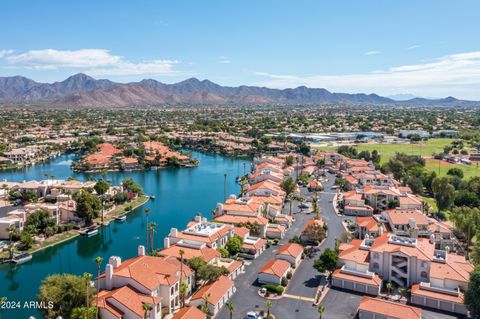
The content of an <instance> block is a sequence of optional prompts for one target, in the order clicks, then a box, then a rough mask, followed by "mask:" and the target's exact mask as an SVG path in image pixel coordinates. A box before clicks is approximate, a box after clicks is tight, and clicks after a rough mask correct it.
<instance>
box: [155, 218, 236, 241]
mask: <svg viewBox="0 0 480 319" xmlns="http://www.w3.org/2000/svg"><path fill="white" fill-rule="evenodd" d="M225 216H227V215H225ZM221 217H223V216H221ZM195 221H196V223H192V224H190V226H189V227H187V228H186V229H185V230H182V231H179V230H178V229H177V228H172V229H171V230H170V232H169V234H168V236H167V237H166V238H165V240H164V246H165V247H170V246H171V245H173V244H176V243H178V242H180V241H182V242H184V243H188V242H194V243H200V244H201V243H205V244H206V245H207V246H208V247H210V248H213V249H217V248H221V247H224V246H225V244H226V243H227V240H228V239H229V238H231V237H232V236H233V227H232V226H231V225H226V224H225V223H222V222H221V223H217V222H209V221H207V219H206V218H204V217H201V216H196V217H195ZM227 224H228V223H227Z"/></svg>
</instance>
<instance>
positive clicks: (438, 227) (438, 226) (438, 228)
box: [436, 224, 440, 233]
mask: <svg viewBox="0 0 480 319" xmlns="http://www.w3.org/2000/svg"><path fill="white" fill-rule="evenodd" d="M436 230H437V233H439V232H440V224H437V227H436Z"/></svg>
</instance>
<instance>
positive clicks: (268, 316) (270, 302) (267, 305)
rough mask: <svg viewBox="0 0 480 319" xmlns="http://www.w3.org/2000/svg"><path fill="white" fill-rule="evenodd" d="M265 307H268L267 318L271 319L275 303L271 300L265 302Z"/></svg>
mask: <svg viewBox="0 0 480 319" xmlns="http://www.w3.org/2000/svg"><path fill="white" fill-rule="evenodd" d="M265 306H266V307H267V318H270V311H271V310H272V307H273V303H272V301H271V300H267V301H265Z"/></svg>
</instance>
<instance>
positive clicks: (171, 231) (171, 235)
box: [168, 217, 197, 238]
mask: <svg viewBox="0 0 480 319" xmlns="http://www.w3.org/2000/svg"><path fill="white" fill-rule="evenodd" d="M196 219H197V217H195V220H196ZM168 236H169V237H174V238H177V236H178V229H176V228H172V229H170V234H169V235H168Z"/></svg>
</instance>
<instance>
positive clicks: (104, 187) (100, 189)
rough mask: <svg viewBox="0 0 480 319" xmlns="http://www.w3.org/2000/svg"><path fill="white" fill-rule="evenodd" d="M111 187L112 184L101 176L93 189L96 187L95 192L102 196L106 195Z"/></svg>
mask: <svg viewBox="0 0 480 319" xmlns="http://www.w3.org/2000/svg"><path fill="white" fill-rule="evenodd" d="M109 188H110V185H108V183H107V182H106V181H105V180H104V179H103V178H100V179H99V180H98V182H96V183H95V185H94V186H93V189H95V192H96V193H97V194H98V195H100V196H101V195H104V194H105V193H106V192H107V191H108V189H109Z"/></svg>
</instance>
